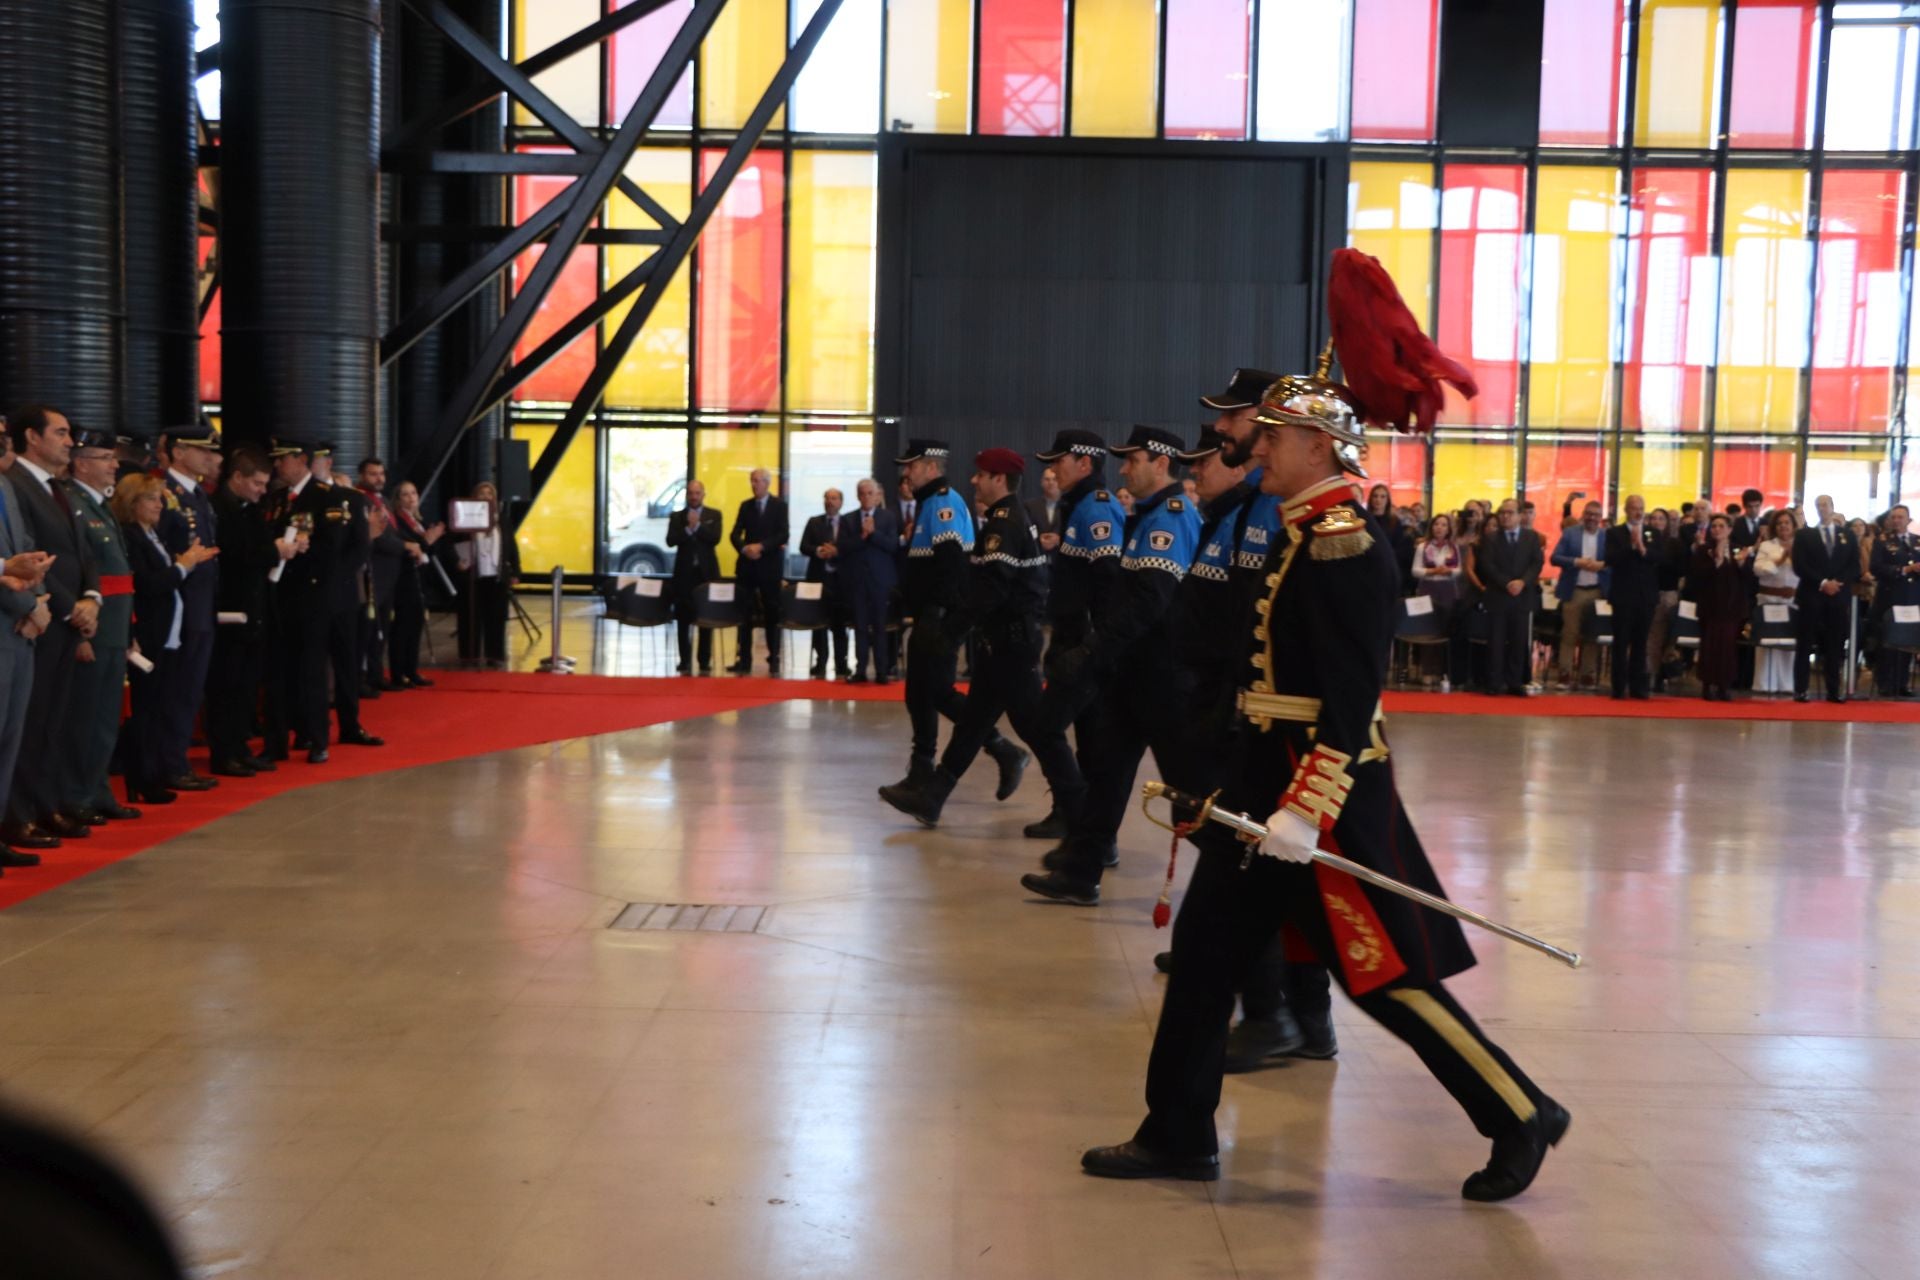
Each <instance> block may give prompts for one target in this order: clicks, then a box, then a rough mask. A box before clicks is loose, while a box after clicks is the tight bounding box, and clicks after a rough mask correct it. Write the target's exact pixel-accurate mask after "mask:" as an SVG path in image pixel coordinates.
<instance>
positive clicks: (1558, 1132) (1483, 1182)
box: [1460, 1098, 1573, 1201]
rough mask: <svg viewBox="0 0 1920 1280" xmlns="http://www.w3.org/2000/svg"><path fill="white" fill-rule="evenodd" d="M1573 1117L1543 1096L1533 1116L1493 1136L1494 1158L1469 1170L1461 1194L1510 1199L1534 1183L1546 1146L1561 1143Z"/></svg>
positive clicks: (1491, 1198) (1482, 1199) (1473, 1197)
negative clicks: (1475, 1171)
mask: <svg viewBox="0 0 1920 1280" xmlns="http://www.w3.org/2000/svg"><path fill="white" fill-rule="evenodd" d="M1572 1120H1573V1117H1572V1116H1570V1115H1568V1114H1567V1109H1566V1108H1565V1107H1563V1106H1561V1105H1560V1104H1559V1103H1557V1102H1555V1101H1554V1100H1553V1099H1552V1098H1545V1099H1542V1100H1541V1102H1540V1106H1539V1109H1538V1110H1536V1111H1535V1112H1534V1113H1533V1119H1531V1120H1529V1121H1527V1122H1526V1123H1525V1124H1524V1125H1521V1126H1520V1128H1519V1129H1518V1130H1516V1131H1515V1132H1513V1133H1510V1134H1506V1135H1504V1136H1502V1137H1498V1138H1495V1139H1494V1140H1493V1158H1492V1159H1491V1160H1488V1161H1487V1167H1486V1168H1484V1169H1482V1170H1480V1171H1479V1172H1478V1173H1474V1174H1469V1175H1468V1177H1467V1180H1466V1182H1465V1183H1464V1184H1462V1185H1461V1187H1460V1194H1461V1195H1463V1196H1465V1197H1466V1198H1467V1199H1469V1200H1481V1201H1492V1200H1510V1199H1512V1198H1513V1197H1514V1196H1517V1195H1519V1194H1520V1193H1521V1192H1522V1191H1525V1190H1526V1189H1527V1188H1528V1187H1529V1186H1531V1185H1533V1179H1534V1175H1536V1174H1538V1173H1539V1172H1540V1165H1541V1163H1542V1162H1543V1161H1545V1160H1546V1158H1547V1148H1548V1147H1552V1146H1557V1145H1559V1142H1560V1139H1561V1138H1563V1137H1565V1136H1566V1133H1567V1125H1568V1124H1569V1123H1571V1122H1572Z"/></svg>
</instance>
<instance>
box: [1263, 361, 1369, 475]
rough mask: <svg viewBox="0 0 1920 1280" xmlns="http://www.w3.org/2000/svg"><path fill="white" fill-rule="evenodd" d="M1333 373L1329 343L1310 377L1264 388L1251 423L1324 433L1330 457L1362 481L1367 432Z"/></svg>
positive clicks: (1295, 375) (1297, 375) (1290, 376)
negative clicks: (1330, 448)
mask: <svg viewBox="0 0 1920 1280" xmlns="http://www.w3.org/2000/svg"><path fill="white" fill-rule="evenodd" d="M1332 370H1333V344H1332V343H1331V342H1329V343H1328V344H1327V345H1326V347H1325V348H1324V349H1322V351H1321V352H1320V364H1319V367H1318V368H1317V369H1316V370H1315V371H1314V372H1313V374H1312V375H1311V376H1309V375H1307V374H1302V373H1290V374H1288V375H1287V376H1286V377H1284V378H1281V379H1280V380H1279V381H1277V382H1275V383H1274V384H1273V385H1272V386H1270V387H1268V388H1267V390H1266V394H1265V395H1263V396H1261V397H1260V407H1259V409H1258V410H1257V411H1256V412H1255V413H1254V415H1253V420H1254V421H1255V422H1257V423H1261V424H1263V425H1266V426H1271V427H1311V428H1313V429H1314V430H1315V431H1323V432H1325V433H1326V434H1327V435H1328V436H1330V437H1332V439H1333V456H1334V458H1335V459H1336V460H1338V462H1339V463H1340V465H1341V467H1342V468H1343V469H1345V470H1347V471H1350V472H1352V473H1353V474H1354V475H1357V476H1363V477H1364V476H1365V475H1366V474H1367V473H1366V470H1365V468H1364V467H1363V466H1362V465H1361V464H1362V461H1363V460H1364V459H1365V458H1366V456H1367V436H1366V432H1365V431H1364V430H1363V429H1362V427H1361V424H1360V416H1359V414H1358V412H1357V411H1356V408H1355V405H1354V400H1353V393H1352V392H1350V391H1348V390H1347V388H1346V387H1345V386H1343V385H1341V384H1340V383H1338V382H1335V381H1334V380H1333V379H1332V378H1331V377H1330V376H1329V374H1330V373H1331V372H1332Z"/></svg>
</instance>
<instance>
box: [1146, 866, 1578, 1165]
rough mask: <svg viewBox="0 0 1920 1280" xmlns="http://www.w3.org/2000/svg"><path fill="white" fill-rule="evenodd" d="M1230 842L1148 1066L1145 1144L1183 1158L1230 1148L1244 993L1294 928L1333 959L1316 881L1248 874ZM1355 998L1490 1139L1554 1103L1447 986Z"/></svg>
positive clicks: (1188, 923) (1177, 943)
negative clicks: (1235, 1039)
mask: <svg viewBox="0 0 1920 1280" xmlns="http://www.w3.org/2000/svg"><path fill="white" fill-rule="evenodd" d="M1218 831H1219V833H1218V834H1217V835H1216V834H1211V833H1209V834H1208V835H1206V836H1204V837H1203V840H1204V843H1203V845H1202V847H1201V853H1200V861H1199V865H1198V866H1197V867H1195V869H1194V873H1193V880H1192V881H1191V883H1189V884H1188V886H1187V894H1186V898H1185V900H1184V901H1183V902H1182V903H1181V904H1180V915H1179V917H1178V919H1176V920H1175V921H1174V925H1173V971H1172V973H1170V974H1169V975H1168V978H1167V994H1166V999H1165V1002H1164V1003H1163V1004H1162V1005H1161V1007H1160V1025H1159V1028H1158V1029H1157V1030H1156V1031H1155V1032H1154V1038H1153V1055H1152V1057H1151V1058H1150V1059H1149V1061H1148V1064H1147V1118H1146V1119H1145V1120H1144V1121H1142V1122H1141V1125H1140V1128H1139V1130H1138V1132H1137V1133H1136V1134H1135V1135H1134V1136H1135V1138H1136V1140H1137V1141H1139V1142H1142V1143H1144V1144H1146V1145H1147V1146H1150V1147H1152V1148H1153V1149H1154V1150H1156V1151H1159V1152H1163V1153H1166V1154H1168V1155H1173V1156H1199V1155H1213V1154H1214V1153H1216V1152H1218V1151H1219V1149H1220V1144H1219V1139H1218V1136H1217V1135H1216V1133H1215V1131H1214V1125H1213V1113H1214V1110H1215V1109H1216V1108H1217V1107H1218V1106H1219V1105H1220V1079H1221V1074H1222V1066H1223V1063H1224V1061H1225V1058H1226V1048H1227V1021H1228V1019H1229V1017H1231V1016H1232V1013H1233V996H1234V991H1235V989H1236V988H1237V987H1238V986H1239V984H1240V983H1241V981H1242V980H1243V978H1244V975H1245V974H1246V973H1247V972H1248V970H1249V968H1250V967H1251V966H1253V965H1254V964H1255V963H1256V962H1257V961H1258V959H1259V958H1260V956H1261V955H1262V953H1263V952H1265V950H1266V949H1267V947H1268V946H1269V944H1271V942H1272V941H1273V938H1274V936H1275V935H1276V934H1277V933H1278V932H1279V929H1280V926H1281V924H1282V922H1283V921H1287V920H1291V921H1293V922H1294V923H1295V924H1296V925H1297V926H1298V927H1300V928H1301V929H1302V932H1303V933H1305V934H1306V935H1307V937H1308V941H1309V942H1311V943H1312V944H1313V945H1314V947H1315V949H1316V950H1317V951H1319V952H1320V953H1321V954H1322V955H1325V954H1327V951H1326V948H1327V947H1328V946H1330V945H1331V942H1330V939H1329V938H1328V937H1327V936H1326V926H1325V920H1324V917H1323V916H1322V915H1321V912H1320V907H1319V903H1318V895H1317V893H1316V892H1315V890H1314V886H1313V881H1312V879H1311V877H1312V874H1313V872H1312V870H1311V869H1310V868H1308V867H1305V866H1302V865H1299V864H1295V863H1283V862H1281V861H1280V860H1278V859H1275V858H1268V857H1262V856H1260V855H1257V854H1256V855H1254V856H1253V858H1252V859H1251V860H1249V861H1248V864H1247V866H1246V868H1245V869H1244V870H1243V869H1242V867H1241V862H1242V860H1243V859H1245V857H1246V849H1247V846H1245V845H1243V844H1241V843H1240V841H1239V840H1237V839H1236V838H1235V837H1234V836H1232V835H1231V834H1230V833H1228V832H1227V831H1226V830H1225V829H1224V828H1220V829H1218ZM1349 994H1351V993H1349ZM1351 998H1352V999H1353V1002H1354V1004H1356V1005H1358V1006H1359V1007H1360V1010H1361V1011H1362V1012H1363V1013H1365V1014H1367V1016H1369V1017H1371V1018H1372V1019H1373V1020H1374V1021H1376V1022H1378V1023H1379V1024H1380V1025H1381V1026H1383V1027H1385V1028H1386V1029H1387V1030H1389V1031H1391V1032H1393V1034H1394V1035H1396V1036H1398V1037H1400V1039H1402V1040H1404V1041H1405V1042H1406V1043H1407V1046H1408V1047H1409V1048H1411V1049H1412V1050H1413V1051H1414V1053H1416V1054H1418V1055H1419V1057H1420V1060H1421V1061H1422V1062H1424V1063H1425V1064H1426V1066H1427V1069H1428V1070H1429V1071H1431V1072H1432V1073H1433V1075H1434V1078H1435V1079H1437V1080H1438V1081H1439V1082H1440V1083H1441V1085H1442V1086H1444V1087H1445V1088H1446V1090H1447V1092H1448V1093H1450V1094H1452V1095H1453V1097H1454V1100H1455V1101H1457V1102H1458V1103H1459V1104H1460V1106H1461V1108H1462V1109H1463V1110H1465V1111H1466V1113H1467V1117H1468V1118H1469V1119H1470V1120H1472V1122H1473V1126H1474V1128H1475V1129H1477V1130H1479V1131H1480V1133H1481V1135H1482V1136H1484V1137H1487V1138H1495V1137H1499V1136H1501V1135H1502V1134H1506V1133H1511V1132H1512V1131H1513V1130H1515V1129H1516V1128H1518V1127H1519V1126H1520V1125H1521V1124H1523V1123H1525V1122H1526V1121H1527V1120H1528V1119H1530V1118H1531V1117H1532V1116H1533V1113H1534V1110H1535V1109H1536V1108H1537V1107H1538V1106H1539V1104H1540V1103H1541V1102H1542V1101H1543V1100H1544V1099H1545V1095H1544V1094H1542V1093H1541V1092H1540V1090H1539V1089H1538V1087H1536V1086H1535V1085H1534V1083H1533V1081H1531V1080H1529V1079H1528V1078H1527V1077H1526V1075H1525V1074H1524V1073H1523V1072H1521V1070H1520V1068H1519V1067H1517V1066H1515V1065H1514V1064H1513V1060H1512V1059H1511V1058H1509V1057H1507V1055H1506V1054H1505V1053H1504V1052H1503V1051H1502V1050H1501V1049H1500V1047H1499V1046H1498V1045H1496V1044H1494V1043H1493V1042H1492V1041H1490V1040H1488V1039H1487V1037H1486V1035H1485V1034H1484V1033H1483V1032H1481V1030H1480V1028H1479V1027H1478V1026H1477V1025H1475V1023H1474V1021H1473V1019H1472V1018H1471V1017H1470V1016H1469V1015H1468V1014H1467V1012H1466V1010H1464V1009H1462V1008H1461V1007H1460V1006H1459V1004H1458V1003H1456V1002H1455V1001H1454V999H1453V997H1452V996H1451V995H1449V994H1448V993H1447V989H1446V987H1445V986H1443V985H1442V984H1440V983H1437V982H1436V983H1432V984H1430V985H1426V986H1393V987H1386V988H1375V989H1374V990H1372V991H1369V992H1368V993H1367V994H1365V995H1363V996H1353V997H1351Z"/></svg>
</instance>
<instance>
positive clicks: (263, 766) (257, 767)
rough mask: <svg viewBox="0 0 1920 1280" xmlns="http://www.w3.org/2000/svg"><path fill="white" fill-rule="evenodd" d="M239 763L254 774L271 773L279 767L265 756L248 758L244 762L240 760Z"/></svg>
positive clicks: (283, 757)
mask: <svg viewBox="0 0 1920 1280" xmlns="http://www.w3.org/2000/svg"><path fill="white" fill-rule="evenodd" d="M280 758H281V759H282V760H284V759H286V757H285V756H282V757H280ZM240 763H241V764H244V765H246V766H247V768H249V769H251V770H253V771H254V772H255V773H272V772H273V771H274V770H275V769H276V768H278V767H279V766H277V765H276V764H274V762H273V761H271V760H269V759H267V758H266V757H265V756H248V757H247V758H246V759H245V760H242V761H241V762H240Z"/></svg>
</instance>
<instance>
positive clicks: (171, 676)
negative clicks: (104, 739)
mask: <svg viewBox="0 0 1920 1280" xmlns="http://www.w3.org/2000/svg"><path fill="white" fill-rule="evenodd" d="M161 447H162V449H163V450H164V455H163V456H164V461H165V462H166V464H167V473H166V475H165V476H164V477H162V478H163V480H164V481H165V483H166V486H167V507H166V510H165V511H164V512H162V513H161V515H160V525H159V528H158V530H157V532H158V533H159V535H160V542H161V545H162V546H164V547H166V549H167V552H168V554H170V555H173V556H176V557H177V556H179V555H180V553H181V552H183V551H185V550H186V549H187V548H188V547H190V546H192V545H194V544H195V543H198V544H199V545H201V546H203V547H218V546H219V545H220V519H219V517H218V516H216V515H215V514H214V511H213V502H212V500H211V499H209V498H208V497H207V490H206V485H207V484H208V482H210V481H211V480H212V479H213V478H214V477H215V476H217V475H219V474H220V433H219V432H218V431H215V430H214V429H213V427H212V426H210V425H208V424H206V423H204V422H203V423H201V424H200V425H199V426H196V427H185V428H181V429H178V430H173V431H167V432H164V433H162V435H161ZM179 591H180V648H179V650H178V651H177V652H176V653H174V654H173V655H171V660H170V661H169V663H168V667H169V671H168V675H167V679H166V681H165V683H163V684H162V685H161V686H160V716H161V722H162V724H163V725H164V726H165V727H164V729H163V730H162V732H161V736H160V744H161V751H162V756H161V761H160V763H161V765H162V766H163V767H164V769H165V770H166V785H167V786H169V787H171V788H172V789H173V790H175V791H205V790H208V789H209V788H211V787H214V786H216V785H217V784H216V782H215V781H214V779H212V778H210V777H207V776H206V775H204V774H198V773H195V772H193V771H192V770H191V769H189V768H188V767H187V747H188V745H189V744H191V743H192V741H193V725H194V721H195V720H197V719H198V718H199V716H200V696H201V694H202V692H203V691H204V690H205V689H206V687H207V670H208V668H209V667H210V666H211V664H212V662H213V636H214V626H215V623H214V613H215V611H216V602H217V597H218V596H219V594H220V558H219V557H218V556H210V557H208V558H207V559H205V560H202V561H201V562H200V563H198V564H196V565H194V566H193V568H192V569H191V570H189V571H188V572H187V575H186V577H185V578H184V579H182V580H181V583H180V588H179Z"/></svg>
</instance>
